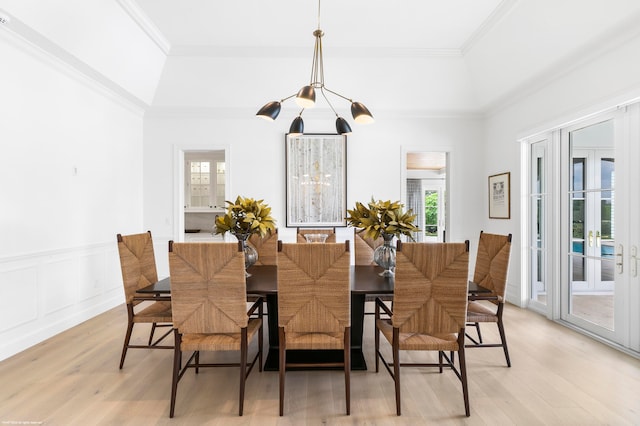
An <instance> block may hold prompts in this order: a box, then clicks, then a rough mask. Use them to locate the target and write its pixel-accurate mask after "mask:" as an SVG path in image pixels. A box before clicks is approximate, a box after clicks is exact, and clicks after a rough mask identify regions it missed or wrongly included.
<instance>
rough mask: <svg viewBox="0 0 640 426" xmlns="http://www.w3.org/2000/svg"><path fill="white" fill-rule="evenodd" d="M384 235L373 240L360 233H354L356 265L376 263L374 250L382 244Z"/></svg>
mask: <svg viewBox="0 0 640 426" xmlns="http://www.w3.org/2000/svg"><path fill="white" fill-rule="evenodd" d="M383 242H384V240H383V239H382V237H380V238H377V239H375V240H372V239H370V238H364V237H362V234H360V233H357V232H356V233H354V234H353V247H354V255H355V263H356V265H375V262H374V261H373V252H374V251H375V249H376V248H378V247H379V246H381V245H382V243H383Z"/></svg>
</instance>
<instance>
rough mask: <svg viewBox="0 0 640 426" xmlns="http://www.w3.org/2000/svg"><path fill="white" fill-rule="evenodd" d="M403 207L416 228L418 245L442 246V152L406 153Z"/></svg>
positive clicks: (444, 221)
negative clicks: (431, 243)
mask: <svg viewBox="0 0 640 426" xmlns="http://www.w3.org/2000/svg"><path fill="white" fill-rule="evenodd" d="M405 161H406V163H405V164H406V166H405V170H404V171H405V180H404V182H405V188H404V189H405V199H406V203H405V206H406V208H407V209H412V210H413V212H414V214H416V215H417V217H416V225H417V226H418V227H419V228H420V231H419V232H415V233H414V235H413V238H414V239H415V240H416V241H418V242H444V241H445V240H446V229H447V202H446V200H447V162H448V154H447V152H444V151H409V152H407V153H406V157H405Z"/></svg>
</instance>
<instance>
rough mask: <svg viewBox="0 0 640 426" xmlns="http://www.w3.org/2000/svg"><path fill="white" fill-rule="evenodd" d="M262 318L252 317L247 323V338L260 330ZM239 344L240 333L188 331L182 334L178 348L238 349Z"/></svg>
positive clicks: (195, 349)
mask: <svg viewBox="0 0 640 426" xmlns="http://www.w3.org/2000/svg"><path fill="white" fill-rule="evenodd" d="M261 324H262V318H252V319H250V320H249V323H248V324H247V340H248V341H251V339H252V338H253V336H254V335H255V334H256V333H257V332H258V331H259V330H260V325H261ZM240 344H241V334H240V333H224V334H223V333H217V334H198V333H189V334H183V335H182V343H181V344H180V349H181V350H183V351H239V350H240Z"/></svg>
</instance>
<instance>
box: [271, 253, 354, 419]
mask: <svg viewBox="0 0 640 426" xmlns="http://www.w3.org/2000/svg"><path fill="white" fill-rule="evenodd" d="M349 277H350V254H349V242H348V241H347V242H345V243H325V244H314V243H308V244H303V243H293V244H282V243H279V251H278V336H279V349H280V353H279V355H280V360H279V362H280V365H279V367H280V368H279V369H280V415H281V416H282V415H283V414H284V379H285V370H286V368H287V366H296V365H297V366H301V364H289V363H287V359H286V351H287V350H291V349H312V350H336V349H338V350H342V351H343V354H344V358H343V361H342V362H338V363H333V364H332V363H322V364H317V365H319V366H323V367H343V368H344V375H345V393H346V407H347V414H349V413H350V405H351V403H350V398H351V397H350V395H351V393H350V371H351V347H350V344H351V285H350V281H349ZM304 366H313V364H310V365H309V364H305V365H304Z"/></svg>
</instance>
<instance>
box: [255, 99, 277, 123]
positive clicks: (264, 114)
mask: <svg viewBox="0 0 640 426" xmlns="http://www.w3.org/2000/svg"><path fill="white" fill-rule="evenodd" d="M281 105H282V104H281V103H280V102H278V101H273V102H269V103H268V104H266V105H265V106H263V107H262V108H260V111H258V113H257V114H256V115H257V116H258V117H261V118H264V119H265V120H269V121H275V119H276V118H278V115H279V114H280V109H281V108H282V106H281Z"/></svg>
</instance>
